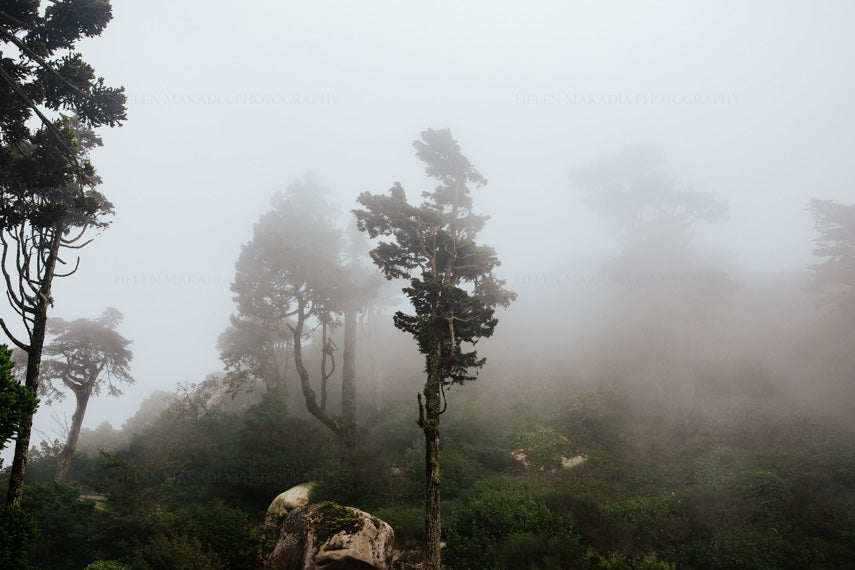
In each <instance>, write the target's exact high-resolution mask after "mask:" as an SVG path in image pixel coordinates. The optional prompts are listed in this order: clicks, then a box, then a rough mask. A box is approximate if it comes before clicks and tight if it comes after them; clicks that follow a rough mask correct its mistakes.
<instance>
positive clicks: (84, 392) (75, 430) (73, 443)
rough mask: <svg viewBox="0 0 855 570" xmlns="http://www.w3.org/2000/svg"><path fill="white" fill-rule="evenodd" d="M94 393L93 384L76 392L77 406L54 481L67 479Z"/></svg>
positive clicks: (60, 455)
mask: <svg viewBox="0 0 855 570" xmlns="http://www.w3.org/2000/svg"><path fill="white" fill-rule="evenodd" d="M91 393H92V386H91V384H89V385H87V386H86V387H84V388H82V389H81V390H80V392H75V394H74V395H75V396H76V397H77V407H76V408H75V409H74V415H73V416H72V418H71V430H70V431H69V432H68V439H67V440H66V442H65V446H64V447H63V448H62V451H61V452H60V453H59V461H58V462H57V465H56V476H54V478H53V480H54V481H65V478H66V476H67V475H68V468H69V466H70V465H71V458H72V457H74V451H75V450H76V449H77V440H78V439H79V438H80V427H81V426H82V425H83V416H85V415H86V406H87V405H89V396H90V395H91Z"/></svg>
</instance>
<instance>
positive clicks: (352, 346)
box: [341, 307, 356, 452]
mask: <svg viewBox="0 0 855 570" xmlns="http://www.w3.org/2000/svg"><path fill="white" fill-rule="evenodd" d="M341 369H342V374H341V423H342V438H341V439H342V445H343V446H344V449H345V451H346V452H351V451H353V450H354V448H355V447H356V310H354V309H353V308H352V307H348V308H347V309H345V311H344V354H343V355H342V365H341Z"/></svg>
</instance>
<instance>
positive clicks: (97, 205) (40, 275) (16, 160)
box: [0, 0, 126, 505]
mask: <svg viewBox="0 0 855 570" xmlns="http://www.w3.org/2000/svg"><path fill="white" fill-rule="evenodd" d="M39 5H40V2H39V1H38V0H29V1H26V2H11V3H10V2H7V3H5V4H4V5H3V7H2V9H0V41H2V52H3V55H4V57H3V58H2V60H0V193H2V200H0V230H2V238H3V239H2V246H3V257H2V270H3V276H4V278H5V283H6V290H7V297H8V299H9V301H10V304H11V305H12V308H13V309H14V310H15V312H16V313H17V314H18V315H19V316H20V317H21V321H22V324H23V327H24V328H25V329H26V341H24V340H20V339H19V338H18V337H17V336H14V335H12V333H11V332H10V330H9V327H8V326H7V324H6V323H5V322H3V321H0V325H2V328H3V330H4V332H5V333H6V334H7V336H8V337H9V338H10V340H11V341H12V342H13V343H14V344H15V345H16V346H17V347H19V348H21V349H22V350H24V351H26V352H27V354H28V363H27V373H26V385H27V387H29V388H30V389H31V390H33V391H36V390H37V389H38V379H39V361H40V359H41V350H42V345H43V343H44V331H45V325H46V321H47V311H48V308H49V307H50V306H51V304H52V298H51V285H52V283H53V278H54V276H57V275H58V274H57V271H56V266H57V263H62V259H61V257H60V252H61V250H62V249H63V247H78V248H79V247H81V246H82V244H81V243H80V242H79V241H78V239H79V238H78V236H75V235H74V232H80V233H81V234H82V232H83V231H84V230H85V229H86V228H87V227H96V228H97V227H103V226H104V225H106V224H105V223H104V222H103V217H104V215H106V214H108V213H110V212H111V211H112V205H111V204H110V203H109V202H107V201H106V200H105V199H104V197H103V196H102V195H101V194H99V193H97V192H95V191H94V189H93V188H94V186H95V185H96V184H97V182H98V179H97V177H96V176H95V173H94V169H93V167H92V165H91V163H90V162H89V161H88V158H87V151H88V149H89V148H91V146H93V145H94V144H100V140H98V139H96V138H94V135H92V136H89V135H87V134H86V132H87V129H92V128H95V127H98V126H101V125H109V126H111V127H112V126H115V125H119V124H121V123H122V121H124V120H125V118H126V117H125V95H124V89H123V88H112V87H108V86H106V85H105V84H104V80H103V79H102V78H99V77H96V75H95V71H94V69H93V68H92V67H91V66H90V65H89V64H87V63H86V62H85V61H84V60H83V57H82V56H81V55H80V54H79V53H76V52H74V51H73V50H74V48H75V45H76V44H77V42H78V41H80V40H81V39H83V38H89V37H95V36H98V35H100V33H101V32H102V31H103V30H104V28H105V26H106V25H107V23H108V22H109V21H110V19H111V18H112V9H111V6H110V3H109V1H108V0H82V1H81V0H59V1H57V2H52V3H51V4H50V6H48V7H47V8H45V9H44V10H42V9H41V8H40V6H39ZM58 113H71V114H74V115H75V117H76V120H79V122H80V124H79V127H78V128H75V125H74V124H73V120H72V119H69V118H67V117H66V116H63V115H60V116H59V117H56V115H57V114H58ZM49 115H50V116H49ZM51 116H53V117H55V118H51ZM32 119H36V120H35V121H34V120H32ZM31 428H32V418H29V419H28V420H26V421H25V422H24V423H23V425H22V426H21V430H20V433H19V435H18V438H17V440H16V446H15V456H14V460H13V463H12V472H11V478H10V483H9V490H8V493H7V497H6V504H7V505H19V504H20V500H21V493H22V491H23V484H24V471H25V470H26V463H27V453H28V450H29V443H30V431H31Z"/></svg>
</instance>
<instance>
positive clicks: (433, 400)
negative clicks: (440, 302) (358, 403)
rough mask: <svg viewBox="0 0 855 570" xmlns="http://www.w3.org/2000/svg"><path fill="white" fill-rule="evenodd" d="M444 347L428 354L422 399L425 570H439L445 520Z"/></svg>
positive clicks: (420, 424)
mask: <svg viewBox="0 0 855 570" xmlns="http://www.w3.org/2000/svg"><path fill="white" fill-rule="evenodd" d="M441 346H442V345H441V344H440V342H439V341H435V342H434V347H433V349H432V351H431V354H429V355H428V358H427V361H428V362H427V363H428V371H427V372H428V377H427V382H425V387H424V392H423V394H424V398H425V399H424V406H422V400H421V398H419V426H420V427H421V428H422V431H424V433H425V543H424V565H423V568H424V569H425V570H440V547H441V544H440V543H441V541H442V517H441V515H440V494H439V491H440V473H439V416H440V414H442V409H441V406H442V401H441V385H442V371H441V365H440V360H441V354H442V353H441Z"/></svg>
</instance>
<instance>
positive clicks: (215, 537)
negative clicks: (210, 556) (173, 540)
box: [173, 499, 260, 569]
mask: <svg viewBox="0 0 855 570" xmlns="http://www.w3.org/2000/svg"><path fill="white" fill-rule="evenodd" d="M173 528H174V529H176V531H177V532H179V533H180V534H183V535H186V536H188V537H193V538H196V539H198V540H199V542H200V543H201V545H202V547H203V548H204V549H205V550H206V551H207V552H213V553H216V555H217V557H218V558H219V559H221V560H222V561H223V562H224V563H225V564H226V566H228V567H229V568H241V569H243V568H246V569H249V568H254V567H256V566H257V565H258V561H259V555H258V552H259V548H260V544H259V541H258V537H257V536H256V535H255V534H254V533H253V532H252V528H251V525H250V521H249V518H248V517H247V514H246V513H245V512H244V511H241V510H240V509H235V508H231V507H229V506H228V505H226V504H225V503H224V502H223V501H221V500H219V499H215V500H213V501H211V502H210V503H208V504H207V505H204V506H202V505H198V504H191V505H188V506H187V507H184V508H182V509H180V510H179V511H177V512H176V513H175V522H174V523H173Z"/></svg>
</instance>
